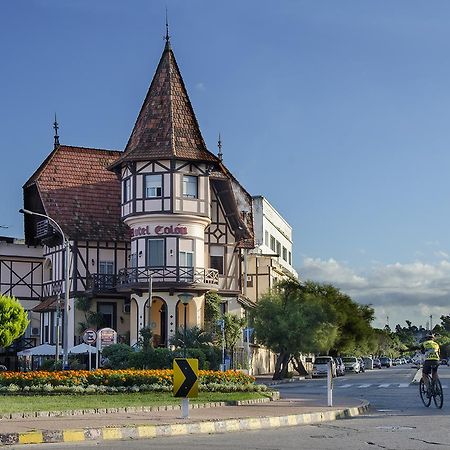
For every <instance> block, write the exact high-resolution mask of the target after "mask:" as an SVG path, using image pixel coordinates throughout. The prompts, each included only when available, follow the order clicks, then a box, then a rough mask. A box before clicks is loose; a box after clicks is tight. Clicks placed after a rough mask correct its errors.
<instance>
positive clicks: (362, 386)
mask: <svg viewBox="0 0 450 450" xmlns="http://www.w3.org/2000/svg"><path fill="white" fill-rule="evenodd" d="M370 386H372V385H371V384H361V385H360V386H358V389H364V388H368V387H370Z"/></svg>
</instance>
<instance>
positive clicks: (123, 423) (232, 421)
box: [0, 396, 369, 446]
mask: <svg viewBox="0 0 450 450" xmlns="http://www.w3.org/2000/svg"><path fill="white" fill-rule="evenodd" d="M208 406H210V407H200V408H198V407H196V408H193V409H191V410H190V411H189V418H188V419H182V418H181V410H180V409H178V410H177V409H174V410H166V411H139V412H133V411H127V412H123V411H122V412H109V413H105V414H98V413H97V414H93V413H86V414H83V415H76V416H69V417H67V416H64V417H33V418H13V419H1V420H0V446H5V445H6V446H7V445H12V444H28V443H29V444H31V443H50V442H76V441H101V440H113V439H114V440H117V439H138V438H150V437H156V436H174V435H183V434H198V433H223V432H230V431H244V430H256V429H262V428H278V427H282V426H292V425H302V424H309V423H319V422H325V421H330V420H336V419H341V418H346V417H353V416H356V415H359V414H362V413H364V412H366V411H367V410H368V407H369V405H368V403H365V402H361V400H356V399H346V400H337V401H336V402H335V406H333V407H327V406H326V398H325V397H321V398H318V397H317V396H304V398H302V399H282V400H276V401H268V402H265V403H261V402H259V403H251V404H245V405H240V406H223V405H220V406H217V405H216V404H212V405H208Z"/></svg>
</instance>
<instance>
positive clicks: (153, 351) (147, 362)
mask: <svg viewBox="0 0 450 450" xmlns="http://www.w3.org/2000/svg"><path fill="white" fill-rule="evenodd" d="M173 358H174V356H173V352H172V351H171V350H170V349H168V348H151V347H150V348H148V349H147V350H142V351H140V352H136V353H133V354H132V355H131V357H130V360H129V367H130V368H133V369H171V368H172V361H173Z"/></svg>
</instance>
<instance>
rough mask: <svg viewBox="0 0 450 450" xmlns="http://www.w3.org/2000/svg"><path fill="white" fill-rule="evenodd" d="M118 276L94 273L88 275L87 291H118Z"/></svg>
mask: <svg viewBox="0 0 450 450" xmlns="http://www.w3.org/2000/svg"><path fill="white" fill-rule="evenodd" d="M117 278H118V277H117V275H115V274H106V273H93V274H90V275H88V277H87V282H86V290H88V291H94V292H111V291H114V290H115V289H116V285H117Z"/></svg>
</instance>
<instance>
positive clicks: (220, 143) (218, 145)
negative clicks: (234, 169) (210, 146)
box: [217, 133, 223, 161]
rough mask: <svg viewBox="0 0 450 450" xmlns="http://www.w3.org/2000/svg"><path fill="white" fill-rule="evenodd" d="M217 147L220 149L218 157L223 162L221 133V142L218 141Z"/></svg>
mask: <svg viewBox="0 0 450 450" xmlns="http://www.w3.org/2000/svg"><path fill="white" fill-rule="evenodd" d="M217 147H218V148H219V153H217V157H218V158H219V159H220V160H221V161H222V159H223V153H222V139H221V138H220V133H219V140H218V141H217Z"/></svg>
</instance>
